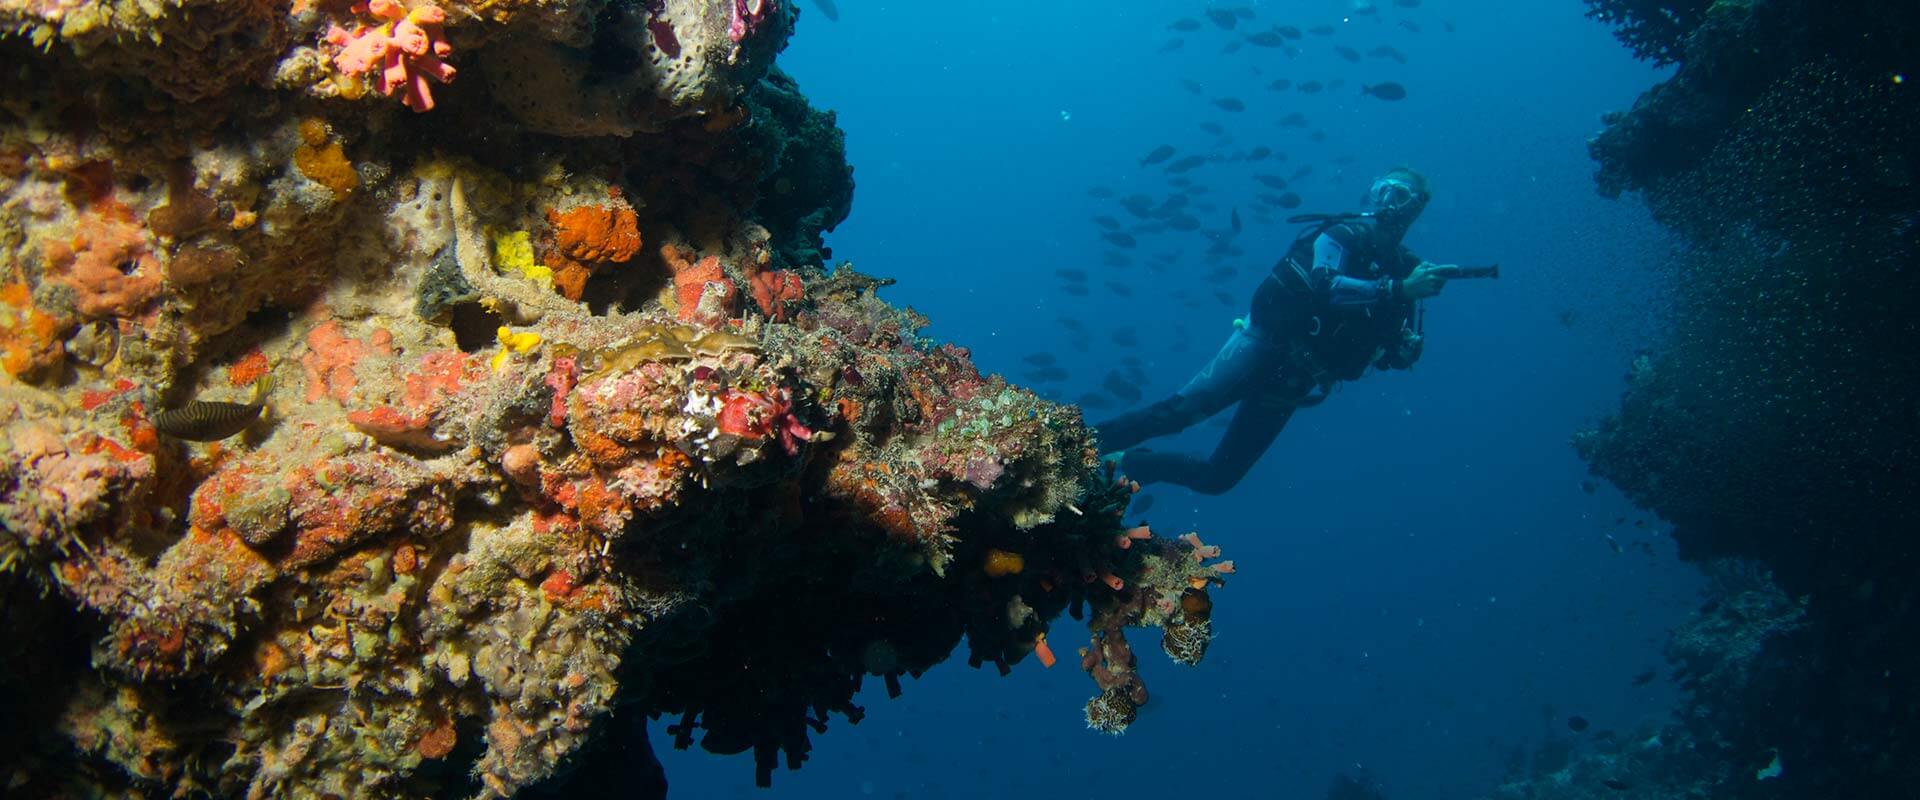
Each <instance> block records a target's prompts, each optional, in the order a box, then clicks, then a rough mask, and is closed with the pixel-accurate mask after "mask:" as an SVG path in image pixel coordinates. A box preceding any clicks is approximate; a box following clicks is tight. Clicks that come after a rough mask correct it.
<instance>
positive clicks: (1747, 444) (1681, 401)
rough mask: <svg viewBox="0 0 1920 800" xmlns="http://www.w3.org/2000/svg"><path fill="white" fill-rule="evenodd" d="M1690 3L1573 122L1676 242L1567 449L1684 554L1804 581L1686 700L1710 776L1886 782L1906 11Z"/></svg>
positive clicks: (1901, 769)
mask: <svg viewBox="0 0 1920 800" xmlns="http://www.w3.org/2000/svg"><path fill="white" fill-rule="evenodd" d="M1602 5H1607V6H1612V7H1628V6H1641V7H1647V6H1655V5H1658V6H1661V7H1674V6H1676V5H1682V4H1673V3H1662V4H1648V3H1604V4H1602ZM1675 19H1676V20H1679V19H1681V18H1680V17H1677V16H1676V17H1675ZM1696 21H1697V25H1695V27H1693V28H1692V29H1691V31H1690V32H1689V33H1687V34H1685V35H1684V36H1683V37H1681V38H1679V39H1677V40H1676V41H1677V42H1678V46H1679V48H1680V50H1679V53H1680V58H1679V68H1678V70H1677V71H1676V73H1675V74H1674V76H1673V77H1672V78H1671V79H1670V80H1668V81H1666V82H1664V83H1662V84H1660V85H1658V86H1655V87H1654V88H1653V89H1651V90H1649V91H1648V92H1647V93H1646V94H1645V95H1643V96H1642V97H1641V98H1640V100H1639V101H1638V102H1637V103H1636V104H1635V107H1634V109H1633V110H1632V111H1630V112H1628V113H1626V114H1624V115H1621V116H1618V117H1614V118H1612V119H1611V121H1610V124H1609V128H1608V129H1607V130H1606V131H1605V132H1603V133H1602V134H1601V135H1600V136H1599V137H1597V138H1596V139H1595V140H1594V141H1593V148H1592V149H1593V154H1594V156H1595V158H1596V159H1597V160H1598V161H1599V162H1600V165H1601V168H1600V174H1599V176H1598V178H1599V184H1600V188H1601V190H1602V191H1604V192H1608V193H1614V192H1618V191H1620V190H1623V189H1631V190H1637V191H1638V192H1640V194H1641V196H1642V198H1643V199H1644V200H1645V201H1646V203H1647V205H1648V207H1649V208H1650V209H1651V210H1652V211H1653V213H1654V216H1655V217H1656V218H1657V219H1659V220H1660V221H1662V222H1663V223H1665V224H1666V225H1668V226H1669V227H1670V228H1672V229H1673V230H1674V232H1675V233H1676V234H1678V236H1679V237H1680V241H1681V242H1682V243H1683V245H1684V247H1683V248H1680V249H1679V250H1678V251H1677V252H1676V253H1675V254H1674V255H1673V258H1672V264H1673V269H1672V288H1671V293H1672V294H1671V296H1672V299H1673V304H1672V308H1671V310H1670V314H1671V318H1670V320H1669V324H1668V328H1669V332H1668V333H1667V335H1666V337H1665V339H1664V340H1663V341H1662V342H1660V343H1659V344H1658V346H1657V347H1655V348H1654V349H1652V350H1650V351H1649V352H1647V353H1644V354H1642V355H1641V356H1640V357H1639V358H1637V359H1636V360H1635V362H1634V364H1633V366H1632V368H1631V371H1630V373H1629V375H1628V376H1627V389H1626V392H1625V393H1624V395H1623V397H1622V400H1621V404H1620V408H1619V411H1618V413H1616V414H1614V415H1612V416H1611V417H1609V418H1607V419H1605V420H1602V421H1600V422H1599V423H1598V424H1596V425H1594V426H1593V427H1592V428H1591V429H1589V430H1587V431H1583V432H1581V433H1580V434H1579V435H1578V436H1576V438H1575V441H1574V444H1575V446H1576V448H1577V449H1578V450H1579V452H1580V453H1581V455H1582V456H1583V457H1584V458H1586V460H1587V461H1588V462H1589V464H1590V465H1591V467H1592V469H1593V471H1594V472H1595V473H1596V474H1598V475H1600V476H1603V477H1605V478H1607V479H1609V480H1611V481H1612V482H1613V483H1614V484H1616V485H1617V486H1619V487H1620V488H1621V489H1622V490H1624V491H1625V492H1626V494H1627V495H1628V496H1629V497H1630V498H1632V499H1633V500H1634V501H1635V502H1636V503H1639V504H1640V505H1642V506H1644V507H1646V508H1649V509H1652V510H1654V511H1657V512H1658V513H1659V514H1660V515H1661V516H1663V517H1664V518H1666V519H1667V520H1669V521H1671V522H1672V523H1673V525H1674V530H1673V536H1674V539H1675V540H1676V542H1677V543H1678V544H1679V546H1680V552H1681V555H1682V556H1683V557H1685V558H1688V559H1691V560H1696V561H1702V562H1706V561H1710V560H1714V559H1721V558H1729V557H1731V558H1739V559H1746V560H1751V561H1754V562H1758V563H1759V564H1760V565H1761V566H1762V567H1764V568H1765V569H1766V570H1768V571H1770V572H1771V573H1772V575H1773V576H1774V578H1775V579H1776V580H1777V582H1778V584H1779V585H1780V587H1781V588H1782V589H1783V590H1784V591H1785V592H1786V593H1787V594H1788V596H1791V597H1796V598H1798V597H1806V598H1808V603H1807V605H1806V609H1805V620H1804V623H1805V626H1806V629H1807V630H1806V633H1804V634H1802V635H1798V636H1794V637H1785V638H1782V639H1779V640H1776V641H1774V642H1773V643H1770V644H1768V645H1767V648H1768V649H1769V650H1777V651H1778V652H1771V653H1769V654H1768V657H1763V658H1760V659H1757V660H1755V661H1754V662H1753V663H1754V664H1756V666H1755V667H1753V669H1754V670H1755V671H1756V672H1757V673H1761V674H1756V675H1755V676H1754V677H1753V678H1752V679H1751V680H1748V681H1744V682H1741V683H1738V684H1724V685H1727V686H1732V687H1734V688H1729V689H1727V690H1725V691H1713V692H1707V693H1704V694H1697V695H1696V699H1697V701H1698V703H1699V707H1698V708H1695V709H1693V710H1690V711H1689V714H1691V715H1694V716H1699V717H1706V718H1710V719H1712V720H1713V721H1714V722H1715V725H1714V726H1713V727H1714V728H1715V730H1713V731H1710V732H1709V731H1701V732H1699V739H1700V741H1701V742H1702V743H1703V744H1702V747H1703V748H1705V747H1709V746H1710V747H1711V750H1710V752H1711V753H1712V756H1713V757H1714V758H1716V759H1721V760H1723V761H1724V762H1725V763H1728V764H1732V765H1734V766H1736V767H1738V769H1734V770H1732V771H1734V772H1741V771H1744V772H1745V774H1746V775H1747V776H1748V778H1749V779H1748V780H1746V781H1743V782H1741V783H1739V784H1737V785H1729V786H1728V787H1727V788H1725V789H1723V790H1718V791H1715V792H1714V796H1716V797H1779V796H1855V797H1871V796H1898V795H1901V794H1907V793H1910V792H1911V787H1913V786H1914V785H1916V784H1917V783H1920V769H1916V767H1915V766H1914V765H1916V764H1920V736H1916V733H1915V731H1920V727H1916V726H1915V725H1914V724H1913V723H1914V722H1915V720H1916V719H1920V687H1916V686H1915V685H1914V684H1912V683H1911V682H1907V681H1887V680H1885V676H1888V675H1905V674H1911V673H1912V672H1914V671H1915V670H1917V669H1920V658H1917V657H1916V654H1915V652H1914V650H1913V648H1912V645H1911V643H1912V641H1913V640H1914V638H1915V636H1916V634H1917V633H1920V614H1916V612H1915V608H1916V601H1920V597H1916V595H1915V593H1914V585H1913V581H1912V575H1913V574H1914V572H1915V570H1916V569H1920V560H1917V559H1916V557H1915V552H1916V551H1915V550H1914V548H1913V547H1912V542H1911V534H1909V533H1907V532H1908V531H1912V530H1916V529H1920V512H1916V509H1920V496H1916V492H1915V487H1916V483H1915V482H1914V480H1913V477H1912V475H1911V474H1909V470H1910V469H1911V465H1912V464H1913V460H1914V454H1915V453H1916V452H1920V417H1916V416H1915V415H1914V413H1913V402H1912V398H1913V394H1914V391H1915V387H1916V386H1920V361H1916V360H1915V359H1914V357H1913V354H1912V352H1911V346H1910V343H1911V342H1914V341H1916V340H1920V338H1917V337H1920V323H1917V322H1916V318H1915V317H1914V315H1913V314H1912V313H1911V309H1910V308H1909V306H1910V303H1909V302H1908V301H1907V300H1906V298H1910V297H1913V296H1915V295H1916V294H1920V270H1916V269H1915V257H1914V254H1915V253H1916V252H1920V193H1916V187H1920V161H1916V159H1915V158H1914V153H1916V152H1920V137H1917V136H1916V131H1920V99H1917V98H1916V96H1915V94H1914V82H1913V80H1914V76H1913V75H1912V74H1911V72H1909V70H1910V69H1911V60H1912V52H1913V49H1912V43H1913V42H1914V41H1916V39H1917V38H1920V9H1916V8H1915V7H1914V5H1913V4H1911V3H1903V2H1874V1H1867V2H1855V3H1845V4H1840V5H1834V4H1825V3H1812V2H1801V1H1800V0H1750V1H1747V0H1743V1H1741V2H1735V0H1718V2H1714V3H1711V4H1710V5H1708V6H1707V7H1706V8H1705V9H1704V11H1703V12H1702V14H1701V15H1700V16H1699V17H1698V18H1697V20H1696ZM1809 664H1818V665H1820V667H1819V668H1818V669H1808V668H1805V667H1804V666H1802V665H1809ZM1876 676H1878V677H1876ZM1743 686H1744V687H1748V688H1744V689H1742V688H1739V687H1743ZM1756 732H1758V733H1757V734H1756ZM1776 757H1777V758H1778V759H1779V760H1780V761H1781V762H1782V763H1784V764H1785V765H1786V767H1785V769H1784V772H1783V773H1782V774H1780V775H1778V776H1776V777H1775V778H1770V779H1768V780H1767V781H1754V780H1751V776H1752V772H1753V771H1754V770H1757V769H1760V767H1762V766H1764V765H1766V764H1767V763H1769V762H1770V761H1771V760H1773V759H1774V758H1776Z"/></svg>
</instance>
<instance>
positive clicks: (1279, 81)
mask: <svg viewBox="0 0 1920 800" xmlns="http://www.w3.org/2000/svg"><path fill="white" fill-rule="evenodd" d="M1267 88H1268V89H1272V90H1273V91H1276V92H1284V91H1286V90H1288V89H1291V88H1293V81H1291V80H1288V79H1286V78H1275V79H1274V80H1273V82H1272V83H1269V84H1267Z"/></svg>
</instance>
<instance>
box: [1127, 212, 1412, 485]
mask: <svg viewBox="0 0 1920 800" xmlns="http://www.w3.org/2000/svg"><path fill="white" fill-rule="evenodd" d="M1402 233H1403V231H1397V230H1392V229H1389V228H1387V227H1386V226H1383V225H1381V224H1380V223H1379V222H1377V221H1376V220H1375V219H1373V218H1371V217H1362V218H1358V219H1353V220H1348V221H1344V222H1338V223H1335V224H1331V225H1328V226H1326V227H1323V228H1321V229H1319V230H1317V231H1309V232H1308V233H1306V234H1303V235H1302V236H1301V237H1300V238H1298V239H1296V240H1295V241H1294V244H1293V246H1292V247H1291V248H1289V249H1288V252H1287V255H1286V257H1285V258H1282V259H1281V260H1280V263H1278V264H1276V265H1274V267H1273V271H1272V273H1271V274H1270V275H1268V277H1267V278H1266V279H1265V280H1263V281H1261V283H1260V288H1259V289H1258V290H1256V291H1255V292H1254V296H1253V308H1252V310H1251V312H1250V313H1249V314H1248V317H1247V318H1248V322H1247V325H1246V326H1245V327H1244V328H1239V329H1236V330H1235V331H1234V332H1233V335H1232V336H1230V337H1228V339H1227V342H1226V344H1225V345H1223V346H1221V348H1220V352H1219V353H1218V354H1216V355H1215V356H1214V357H1213V359H1212V360H1211V361H1208V362H1207V365H1206V366H1205V367H1203V368H1201V370H1200V372H1199V373H1198V374H1196V375H1194V377H1193V379H1192V380H1189V381H1188V382H1187V385H1186V386H1185V387H1182V388H1181V389H1180V391H1179V392H1177V393H1175V394H1174V395H1173V396H1172V397H1169V398H1167V399H1165V400H1161V401H1160V402H1158V403H1154V404H1153V405H1151V406H1147V407H1145V408H1141V409H1138V410H1135V411H1132V412H1128V413H1126V414H1122V415H1121V416H1119V417H1117V418H1114V419H1111V420H1108V421H1106V422H1102V423H1100V424H1099V425H1098V426H1096V427H1098V428H1099V430H1100V444H1101V447H1102V449H1104V450H1105V451H1107V452H1113V451H1119V450H1128V449H1129V448H1133V447H1134V446H1135V445H1138V444H1139V443H1141V442H1144V441H1146V440H1148V439H1152V438H1156V437H1160V436H1166V435H1169V434H1173V433H1178V432H1180V431H1183V430H1186V429H1187V428H1189V427H1191V426H1193V425H1194V424H1196V423H1198V422H1200V421H1201V420H1204V419H1206V418H1208V417H1211V416H1213V415H1214V414H1217V413H1220V412H1221V411H1222V410H1225V409H1226V407H1227V406H1230V405H1234V404H1235V403H1238V404H1239V408H1238V409H1236V410H1235V411H1234V414H1233V420H1232V422H1230V423H1228V425H1227V433H1226V435H1225V436H1224V437H1222V438H1221V440H1220V444H1219V446H1218V447H1216V448H1215V449H1214V451H1213V455H1212V456H1211V457H1209V458H1207V459H1204V460H1203V459H1198V458H1194V457H1191V456H1185V455H1180V454H1176V453H1156V452H1150V451H1147V450H1133V451H1130V452H1128V453H1127V454H1126V456H1125V460H1124V462H1123V463H1122V464H1121V470H1122V471H1123V472H1124V473H1126V475H1127V476H1128V477H1129V478H1132V479H1133V480H1136V481H1139V482H1141V483H1143V484H1145V483H1156V482H1166V483H1175V484H1179V485H1182V486H1186V487H1188V488H1190V489H1193V490H1194V491H1197V492H1201V493H1203V494H1219V493H1222V492H1225V491H1227V490H1228V489H1231V488H1233V486H1234V484H1237V483H1239V482H1240V479H1241V478H1242V477H1243V476H1245V475H1246V474H1247V470H1249V469H1252V468H1253V465H1254V462H1256V461H1259V460H1260V456H1261V455H1262V454H1263V453H1265V452H1266V450H1267V447H1268V446H1269V445H1271V444H1273V440H1274V438H1275V437H1277V436H1279V435H1280V431H1281V429H1282V428H1285V427H1286V425H1287V420H1289V419H1290V418H1292V416H1293V412H1294V410H1295V409H1297V408H1299V407H1300V406H1302V405H1304V404H1310V403H1311V402H1317V400H1310V399H1309V396H1310V395H1311V394H1312V392H1313V390H1314V388H1315V387H1316V386H1317V387H1322V390H1323V391H1324V390H1325V389H1327V388H1331V386H1332V385H1333V384H1334V383H1337V382H1339V381H1348V380H1353V379H1355V378H1358V377H1360V376H1361V375H1363V374H1365V372H1366V370H1367V367H1369V366H1372V367H1377V368H1380V369H1406V368H1407V367H1410V366H1412V365H1413V361H1414V360H1415V359H1417V358H1418V357H1419V350H1418V348H1417V347H1415V348H1412V349H1409V348H1406V347H1403V346H1402V345H1403V333H1402V331H1403V330H1405V329H1407V328H1409V327H1410V325H1411V324H1412V319H1413V314H1414V303H1412V302H1409V301H1404V300H1399V299H1397V298H1396V295H1397V294H1398V292H1396V291H1395V283H1396V282H1397V281H1399V280H1402V279H1405V278H1406V277H1407V276H1408V275H1409V274H1411V273H1412V272H1413V269H1414V268H1415V267H1417V266H1419V264H1420V259H1419V258H1418V257H1416V256H1414V255H1413V254H1412V253H1410V252H1408V251H1407V249H1406V248H1405V247H1402V246H1401V245H1400V236H1401V234H1402Z"/></svg>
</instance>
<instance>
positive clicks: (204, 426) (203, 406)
mask: <svg viewBox="0 0 1920 800" xmlns="http://www.w3.org/2000/svg"><path fill="white" fill-rule="evenodd" d="M271 391H273V378H272V376H265V375H263V376H261V378H260V379H259V380H257V381H254V382H253V396H252V398H250V399H248V400H247V402H245V403H226V402H219V401H214V400H195V401H192V402H190V403H187V404H186V405H184V406H181V407H179V408H169V409H167V410H165V411H162V412H160V413H158V414H155V415H153V428H154V430H157V431H159V432H161V433H164V434H166V435H168V436H171V437H173V438H175V439H185V440H187V441H189V442H217V441H220V440H221V439H225V438H227V437H229V436H232V435H234V434H236V433H239V432H241V431H244V430H246V429H247V427H248V426H250V425H252V424H253V423H254V421H255V420H258V419H260V411H261V409H264V408H266V407H267V393H268V392H271Z"/></svg>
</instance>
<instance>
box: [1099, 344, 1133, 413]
mask: <svg viewBox="0 0 1920 800" xmlns="http://www.w3.org/2000/svg"><path fill="white" fill-rule="evenodd" d="M1125 332H1126V333H1132V331H1130V330H1129V331H1125ZM1119 338H1120V337H1119V335H1118V334H1115V336H1114V339H1115V340H1116V341H1117V340H1118V339H1119ZM1135 344H1138V342H1129V343H1127V344H1124V345H1123V346H1125V347H1133V346H1134V345H1135ZM1100 388H1102V389H1105V390H1107V394H1110V395H1113V397H1114V399H1116V400H1119V401H1120V402H1122V403H1137V402H1140V398H1141V396H1142V395H1141V393H1140V387H1138V386H1135V385H1134V384H1133V382H1132V381H1129V380H1127V377H1126V376H1125V375H1121V374H1120V373H1119V372H1108V373H1107V378H1106V380H1103V381H1101V382H1100Z"/></svg>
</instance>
